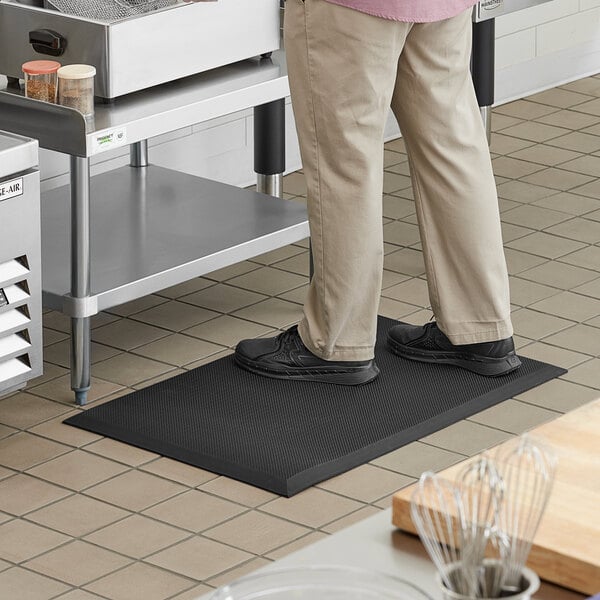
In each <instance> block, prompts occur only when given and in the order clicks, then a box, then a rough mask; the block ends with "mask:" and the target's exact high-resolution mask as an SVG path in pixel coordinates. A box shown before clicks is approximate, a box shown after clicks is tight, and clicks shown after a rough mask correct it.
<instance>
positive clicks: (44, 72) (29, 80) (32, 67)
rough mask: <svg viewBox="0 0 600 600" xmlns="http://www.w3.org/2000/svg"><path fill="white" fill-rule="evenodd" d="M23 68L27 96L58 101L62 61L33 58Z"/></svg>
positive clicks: (46, 100)
mask: <svg viewBox="0 0 600 600" xmlns="http://www.w3.org/2000/svg"><path fill="white" fill-rule="evenodd" d="M21 68H22V69H23V74H24V76H25V96H27V98H32V99H34V100H43V101H44V102H52V103H53V104H54V103H56V84H57V72H58V70H59V69H60V63H58V62H56V61H54V60H32V61H30V62H26V63H25V64H24V65H23V66H22V67H21Z"/></svg>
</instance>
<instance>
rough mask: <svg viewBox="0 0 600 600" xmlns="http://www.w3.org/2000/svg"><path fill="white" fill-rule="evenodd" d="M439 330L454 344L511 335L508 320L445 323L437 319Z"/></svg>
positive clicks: (494, 339) (491, 340) (491, 339)
mask: <svg viewBox="0 0 600 600" xmlns="http://www.w3.org/2000/svg"><path fill="white" fill-rule="evenodd" d="M437 323H438V326H439V328H440V330H441V331H442V332H443V333H444V334H445V335H446V337H447V338H448V339H449V340H450V342H452V344H454V345H463V344H479V343H482V342H497V341H498V340H505V339H506V338H509V337H512V335H513V327H512V323H511V322H510V319H509V320H503V321H476V322H474V321H468V322H463V323H445V322H442V321H440V320H438V321H437Z"/></svg>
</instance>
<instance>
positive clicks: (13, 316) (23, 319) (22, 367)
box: [0, 256, 33, 384]
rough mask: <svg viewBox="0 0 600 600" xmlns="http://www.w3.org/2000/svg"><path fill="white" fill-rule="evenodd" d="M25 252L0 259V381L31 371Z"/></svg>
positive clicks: (29, 311) (27, 273) (12, 378)
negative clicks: (9, 258) (6, 259)
mask: <svg viewBox="0 0 600 600" xmlns="http://www.w3.org/2000/svg"><path fill="white" fill-rule="evenodd" d="M28 264H29V263H28V261H27V257H26V256H19V257H16V258H14V259H12V260H8V261H5V262H1V263H0V384H1V383H2V382H3V381H8V380H16V378H19V377H21V376H23V375H26V374H27V373H29V372H30V371H31V363H32V358H33V357H32V356H31V355H30V352H31V349H32V346H31V342H30V340H31V331H30V330H29V328H30V327H31V325H32V323H31V318H30V315H31V312H32V307H30V301H31V295H30V292H29V286H28V283H27V276H28V275H29V274H30V271H29V268H28Z"/></svg>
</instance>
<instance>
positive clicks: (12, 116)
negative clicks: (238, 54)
mask: <svg viewBox="0 0 600 600" xmlns="http://www.w3.org/2000/svg"><path fill="white" fill-rule="evenodd" d="M288 95H289V85H288V78H287V67H286V63H285V53H284V52H283V51H282V50H279V51H277V52H274V53H273V55H272V58H270V59H250V60H245V61H241V62H238V63H234V64H232V65H228V66H225V67H221V68H219V69H214V70H212V71H207V72H205V73H201V74H199V75H195V76H193V77H187V78H185V79H180V80H178V81H174V82H172V83H167V84H163V85H161V86H157V87H155V88H150V89H148V90H144V91H142V92H137V93H135V94H130V95H128V96H124V97H122V98H118V99H116V100H115V101H114V102H112V103H110V104H96V110H95V117H94V119H93V121H91V122H88V123H86V121H85V120H84V119H83V117H82V115H80V114H79V113H78V112H77V111H75V110H72V109H69V108H65V107H63V106H58V105H55V104H47V103H44V102H38V101H35V100H30V99H28V98H24V97H23V95H22V93H21V92H20V91H18V90H13V89H8V88H7V86H6V83H0V129H3V128H5V129H8V128H10V129H11V130H13V131H15V130H16V129H17V128H16V127H15V123H19V127H18V130H19V133H21V134H22V135H28V136H31V137H35V138H38V139H39V141H40V146H41V147H42V148H47V149H49V150H56V151H58V152H63V153H65V154H72V155H75V156H82V157H89V156H93V155H96V154H100V153H101V152H104V151H105V150H109V149H111V148H114V145H112V146H106V147H103V146H102V145H101V144H99V143H98V138H100V137H102V136H104V135H106V134H109V133H111V132H115V131H117V132H123V131H124V134H125V135H124V137H123V145H125V144H132V143H134V142H138V141H140V140H145V139H149V138H152V137H155V136H157V135H161V134H165V133H169V132H171V131H174V130H176V129H180V128H182V127H188V126H191V125H195V124H196V123H200V122H203V121H208V120H210V119H213V118H216V117H220V116H222V115H226V114H230V113H234V112H236V111H240V110H244V109H247V108H253V107H254V106H257V105H260V104H265V103H267V102H271V101H273V100H277V99H280V98H285V97H286V96H288Z"/></svg>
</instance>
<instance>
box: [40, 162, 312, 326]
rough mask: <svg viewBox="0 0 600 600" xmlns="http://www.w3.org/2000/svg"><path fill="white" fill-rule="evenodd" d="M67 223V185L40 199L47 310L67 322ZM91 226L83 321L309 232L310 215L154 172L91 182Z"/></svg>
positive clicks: (275, 201)
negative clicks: (88, 286)
mask: <svg viewBox="0 0 600 600" xmlns="http://www.w3.org/2000/svg"><path fill="white" fill-rule="evenodd" d="M70 219H71V217H70V197H69V188H68V187H63V188H59V189H55V190H52V191H50V192H47V193H45V194H44V195H43V198H42V273H43V284H42V288H43V291H44V305H45V306H49V307H52V308H55V309H58V310H64V312H66V313H67V314H73V311H74V308H73V307H71V306H70V304H69V301H68V296H69V292H70V289H71V274H70V262H69V252H70V250H69V230H70V229H69V228H70ZM90 223H91V288H92V289H91V296H90V298H89V299H88V300H86V305H85V306H84V307H83V308H80V309H78V310H79V313H78V314H77V315H76V316H79V317H84V316H91V315H93V314H95V313H96V312H97V311H100V310H103V309H106V308H110V307H112V306H116V305H118V304H122V303H123V302H127V301H129V300H134V299H136V298H139V297H140V296H144V295H146V294H151V293H153V292H156V291H159V290H161V289H164V288H166V287H169V286H172V285H176V284H178V283H182V282H183V281H187V280H189V279H191V278H192V277H198V276H200V275H204V274H206V273H210V272H211V271H214V270H216V269H220V268H222V267H226V266H229V265H232V264H234V263H237V262H239V261H241V260H245V259H247V258H251V257H253V256H257V255H259V254H261V253H263V252H267V251H269V250H273V249H275V248H279V247H281V246H283V245H285V244H290V243H293V242H297V241H299V240H301V239H304V238H306V237H307V236H308V234H309V230H308V222H307V217H306V209H305V207H304V206H303V205H301V204H299V203H297V202H293V201H285V200H282V199H280V198H273V197H271V196H266V195H264V194H259V193H257V192H253V191H248V190H243V189H240V188H237V187H233V186H230V185H225V184H222V183H218V182H215V181H210V180H208V179H202V178H199V177H194V176H191V175H187V174H184V173H180V172H177V171H172V170H169V169H164V168H162V167H155V166H149V167H146V168H133V167H123V168H121V169H118V170H116V171H111V172H109V173H105V174H102V175H98V176H96V177H94V178H92V183H91V215H90ZM65 296H67V302H66V303H64V301H65V298H64V297H65ZM82 311H83V312H82Z"/></svg>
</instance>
